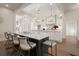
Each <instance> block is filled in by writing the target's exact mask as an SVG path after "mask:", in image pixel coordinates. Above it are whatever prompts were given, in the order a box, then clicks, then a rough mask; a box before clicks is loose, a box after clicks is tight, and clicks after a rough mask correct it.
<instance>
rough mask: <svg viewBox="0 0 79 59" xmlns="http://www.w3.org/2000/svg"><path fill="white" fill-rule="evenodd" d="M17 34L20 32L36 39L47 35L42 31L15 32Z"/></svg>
mask: <svg viewBox="0 0 79 59" xmlns="http://www.w3.org/2000/svg"><path fill="white" fill-rule="evenodd" d="M17 34H21V35H23V36H27V37H30V38H33V39H37V40H41V39H43V38H46V37H48V35H46V34H44V33H40V32H35V33H34V32H32V33H31V32H30V33H17Z"/></svg>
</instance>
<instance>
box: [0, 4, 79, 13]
mask: <svg viewBox="0 0 79 59" xmlns="http://www.w3.org/2000/svg"><path fill="white" fill-rule="evenodd" d="M6 4H8V7H7V6H5V5H6ZM29 5H30V6H29ZM39 5H40V6H41V8H43V9H44V8H46V7H44V6H45V5H46V6H47V8H46V9H48V8H49V9H50V6H49V5H48V3H33V4H32V3H0V6H2V7H6V8H8V9H11V10H17V9H19V8H24V7H25V6H28V7H27V10H33V9H34V8H39V7H40V6H39ZM56 6H57V8H58V9H59V10H60V11H61V12H67V11H69V10H72V9H73V6H78V4H76V3H56ZM77 8H79V7H77ZM46 9H45V10H46ZM45 10H44V11H45Z"/></svg>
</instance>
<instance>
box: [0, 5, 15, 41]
mask: <svg viewBox="0 0 79 59" xmlns="http://www.w3.org/2000/svg"><path fill="white" fill-rule="evenodd" d="M14 21H15V16H14V13H13V12H12V11H11V10H9V9H6V8H3V7H0V38H3V37H4V32H7V31H10V32H13V31H14ZM0 40H1V39H0Z"/></svg>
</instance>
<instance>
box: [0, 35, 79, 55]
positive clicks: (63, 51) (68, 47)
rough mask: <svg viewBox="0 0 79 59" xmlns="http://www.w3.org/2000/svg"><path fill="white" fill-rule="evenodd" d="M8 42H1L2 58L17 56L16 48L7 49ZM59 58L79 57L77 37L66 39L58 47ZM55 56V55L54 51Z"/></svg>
mask: <svg viewBox="0 0 79 59" xmlns="http://www.w3.org/2000/svg"><path fill="white" fill-rule="evenodd" d="M6 48H7V45H6V41H0V56H16V55H15V54H14V48H11V49H6ZM57 48H58V49H57V56H79V45H78V44H77V40H76V38H75V37H71V36H67V37H66V39H63V42H62V43H59V44H58V45H57ZM50 49H51V48H49V49H48V52H49V53H50V54H51V51H50ZM52 50H53V55H54V54H55V53H54V52H55V51H54V49H52Z"/></svg>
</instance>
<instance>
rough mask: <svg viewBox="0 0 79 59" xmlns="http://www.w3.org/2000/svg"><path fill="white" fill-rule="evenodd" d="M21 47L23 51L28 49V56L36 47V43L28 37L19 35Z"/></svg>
mask: <svg viewBox="0 0 79 59" xmlns="http://www.w3.org/2000/svg"><path fill="white" fill-rule="evenodd" d="M19 42H20V44H19V45H20V49H21V50H22V51H27V52H28V53H27V54H28V56H29V55H30V51H31V50H32V49H33V48H34V47H36V43H33V42H30V41H28V38H27V37H19Z"/></svg>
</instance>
